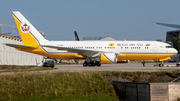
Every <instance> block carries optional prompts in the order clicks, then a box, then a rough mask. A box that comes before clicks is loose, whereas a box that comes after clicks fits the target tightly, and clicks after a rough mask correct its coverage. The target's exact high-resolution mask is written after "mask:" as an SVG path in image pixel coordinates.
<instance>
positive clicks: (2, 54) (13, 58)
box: [0, 24, 43, 66]
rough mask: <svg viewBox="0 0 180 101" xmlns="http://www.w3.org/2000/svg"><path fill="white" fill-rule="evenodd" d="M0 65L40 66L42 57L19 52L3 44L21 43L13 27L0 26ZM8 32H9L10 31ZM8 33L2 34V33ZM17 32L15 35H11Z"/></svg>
mask: <svg viewBox="0 0 180 101" xmlns="http://www.w3.org/2000/svg"><path fill="white" fill-rule="evenodd" d="M0 27H1V34H0V65H23V66H41V65H42V60H43V56H40V55H36V54H31V53H27V52H23V51H19V50H17V49H15V48H12V47H9V46H6V45H5V43H11V44H20V45H22V44H23V42H22V40H21V39H20V36H19V34H18V31H17V28H16V27H15V26H10V25H5V24H0ZM12 29H13V31H11V32H9V31H10V30H12ZM5 30H6V31H8V33H3V31H5ZM15 32H17V35H13V34H14V33H15Z"/></svg>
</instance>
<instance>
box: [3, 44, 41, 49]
mask: <svg viewBox="0 0 180 101" xmlns="http://www.w3.org/2000/svg"><path fill="white" fill-rule="evenodd" d="M5 45H7V46H10V47H14V48H29V49H36V48H38V47H31V46H24V45H17V44H9V43H6V44H5Z"/></svg>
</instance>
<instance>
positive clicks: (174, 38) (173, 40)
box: [171, 36, 180, 51]
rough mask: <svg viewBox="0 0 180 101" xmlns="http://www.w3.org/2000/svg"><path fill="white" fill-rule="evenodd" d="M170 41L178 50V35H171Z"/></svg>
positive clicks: (179, 45) (179, 41)
mask: <svg viewBox="0 0 180 101" xmlns="http://www.w3.org/2000/svg"><path fill="white" fill-rule="evenodd" d="M171 41H172V43H173V47H174V48H175V49H176V50H178V51H179V47H180V38H179V36H178V37H173V38H172V39H171Z"/></svg>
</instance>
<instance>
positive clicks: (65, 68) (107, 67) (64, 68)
mask: <svg viewBox="0 0 180 101" xmlns="http://www.w3.org/2000/svg"><path fill="white" fill-rule="evenodd" d="M154 65H155V63H146V64H145V67H143V65H142V63H121V64H102V65H101V66H100V67H97V66H94V67H93V66H92V67H89V66H87V67H83V66H82V64H68V65H55V67H54V68H57V69H54V70H42V71H25V72H1V73H0V74H12V73H39V72H41V73H42V72H44V73H45V72H79V71H122V72H135V71H144V72H154V71H173V70H180V67H176V66H175V63H166V64H164V65H165V66H163V67H159V66H156V67H154ZM167 65H172V66H170V67H167ZM47 68H51V67H47Z"/></svg>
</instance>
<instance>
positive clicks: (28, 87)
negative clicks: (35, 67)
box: [0, 71, 180, 101]
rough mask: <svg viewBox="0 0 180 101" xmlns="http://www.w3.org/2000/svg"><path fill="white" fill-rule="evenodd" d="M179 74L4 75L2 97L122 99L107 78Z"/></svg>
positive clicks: (85, 100)
mask: <svg viewBox="0 0 180 101" xmlns="http://www.w3.org/2000/svg"><path fill="white" fill-rule="evenodd" d="M167 74H168V75H173V76H178V75H179V74H180V71H163V72H119V71H83V72H52V73H28V72H26V73H15V74H0V100H1V101H4V100H13V101H14V100H15V101H16V100H23V101H32V100H33V101H50V100H54V101H67V100H68V101H118V97H117V96H116V93H115V91H114V88H113V86H112V85H111V83H110V81H109V80H107V77H109V76H110V77H113V76H114V77H123V78H127V79H128V78H130V79H131V80H132V81H134V82H136V81H140V82H141V80H140V79H139V78H138V77H139V76H140V75H151V78H150V80H149V81H152V82H153V81H154V80H156V79H155V76H165V75H167Z"/></svg>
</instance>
